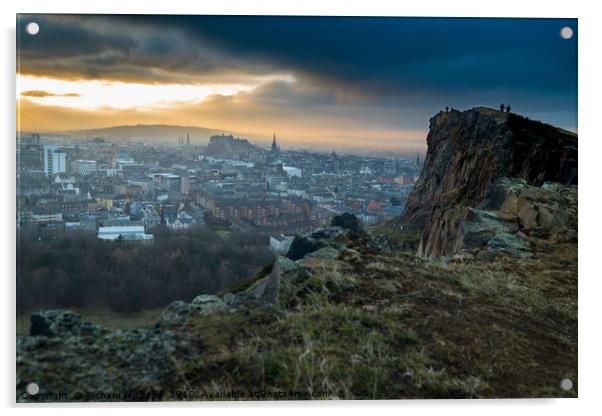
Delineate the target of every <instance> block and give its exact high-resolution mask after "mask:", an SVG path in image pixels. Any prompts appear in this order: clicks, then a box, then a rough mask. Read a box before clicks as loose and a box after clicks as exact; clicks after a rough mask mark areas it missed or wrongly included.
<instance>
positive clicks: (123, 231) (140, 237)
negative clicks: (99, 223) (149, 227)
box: [98, 225, 153, 241]
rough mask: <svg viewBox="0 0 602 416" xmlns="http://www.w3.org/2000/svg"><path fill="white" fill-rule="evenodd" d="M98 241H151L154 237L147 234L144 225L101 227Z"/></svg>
mask: <svg viewBox="0 0 602 416" xmlns="http://www.w3.org/2000/svg"><path fill="white" fill-rule="evenodd" d="M98 239H100V240H105V241H117V240H124V241H149V240H152V239H153V235H152V234H146V232H145V231H144V226H142V225H127V226H117V227H99V228H98Z"/></svg>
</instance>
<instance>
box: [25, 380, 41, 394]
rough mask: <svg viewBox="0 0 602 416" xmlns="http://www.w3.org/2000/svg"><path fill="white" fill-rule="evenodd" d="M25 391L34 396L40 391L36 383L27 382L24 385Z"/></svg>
mask: <svg viewBox="0 0 602 416" xmlns="http://www.w3.org/2000/svg"><path fill="white" fill-rule="evenodd" d="M25 391H26V392H27V394H29V395H30V396H35V395H36V394H38V393H39V392H40V386H38V383H29V384H28V385H27V386H25Z"/></svg>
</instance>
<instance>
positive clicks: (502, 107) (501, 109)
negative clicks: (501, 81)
mask: <svg viewBox="0 0 602 416" xmlns="http://www.w3.org/2000/svg"><path fill="white" fill-rule="evenodd" d="M505 109H506V106H505V105H504V104H502V105H500V111H501V112H502V113H503V112H504V110H505Z"/></svg>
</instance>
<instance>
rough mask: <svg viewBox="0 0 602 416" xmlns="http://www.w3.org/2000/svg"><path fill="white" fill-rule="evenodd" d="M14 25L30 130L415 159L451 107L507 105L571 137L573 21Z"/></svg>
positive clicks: (212, 20) (21, 120) (115, 19)
mask: <svg viewBox="0 0 602 416" xmlns="http://www.w3.org/2000/svg"><path fill="white" fill-rule="evenodd" d="M19 17H20V18H19V21H18V25H17V32H18V61H17V65H18V68H17V70H18V80H17V100H18V103H17V104H18V121H17V126H18V129H19V130H20V131H40V132H57V131H61V132H64V131H70V130H79V129H94V128H103V127H110V126H119V125H137V124H143V125H147V124H168V125H184V126H199V127H207V128H212V129H223V130H225V131H234V132H237V133H240V134H248V135H253V136H256V137H265V138H269V137H271V134H272V132H273V131H277V132H279V137H280V138H281V141H282V144H283V145H285V146H287V145H288V146H300V145H301V146H302V145H305V146H308V147H312V146H316V147H325V146H326V147H328V146H332V147H333V148H336V147H337V146H341V145H346V146H351V147H357V148H373V149H389V148H395V149H397V150H400V151H403V150H406V151H409V152H412V151H414V150H422V149H424V146H425V143H424V142H425V140H424V139H425V136H426V131H427V129H428V119H429V117H431V116H432V115H434V114H435V113H436V112H438V111H440V110H441V109H442V108H444V107H446V106H450V107H454V108H469V107H474V106H480V105H487V106H491V107H497V106H498V105H499V104H500V103H502V102H505V103H510V104H512V107H513V109H514V110H515V111H516V112H519V113H521V114H524V115H526V116H528V117H530V118H533V119H539V120H541V121H544V122H547V123H551V124H554V125H558V126H560V127H563V128H565V129H568V130H572V131H576V130H577V122H576V119H577V104H576V98H577V92H576V91H577V89H576V88H577V73H576V67H575V65H574V61H575V59H576V54H577V21H576V19H439V18H337V17H284V16H279V17H276V16H273V17H270V16H113V15H104V16H103V15H100V16H82V15H35V16H28V15H20V16H19ZM32 21H35V22H36V23H38V24H39V27H40V31H39V33H38V34H37V35H35V36H31V35H28V34H27V32H26V29H25V27H26V25H27V24H28V23H30V22H32ZM567 26H568V27H570V28H571V29H572V30H573V34H574V35H573V37H572V38H571V39H564V38H563V37H561V36H560V30H561V28H563V27H567ZM477 34H478V36H476V35H477ZM116 98H118V99H116Z"/></svg>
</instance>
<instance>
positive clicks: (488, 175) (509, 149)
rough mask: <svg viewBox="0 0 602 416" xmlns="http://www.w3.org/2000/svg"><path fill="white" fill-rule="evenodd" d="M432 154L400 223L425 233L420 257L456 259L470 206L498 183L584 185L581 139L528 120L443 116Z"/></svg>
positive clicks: (435, 123) (434, 130) (432, 136)
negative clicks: (580, 181) (579, 180)
mask: <svg viewBox="0 0 602 416" xmlns="http://www.w3.org/2000/svg"><path fill="white" fill-rule="evenodd" d="M427 144H428V152H427V156H426V160H425V163H424V167H423V170H422V173H421V175H420V178H419V179H418V181H417V183H416V188H415V189H414V191H413V192H412V194H411V195H410V196H409V198H408V202H407V206H406V210H405V212H404V215H403V216H402V218H401V220H400V221H399V224H398V225H400V226H401V228H403V229H405V230H408V229H409V230H412V229H421V230H423V232H422V237H421V239H420V241H419V244H418V250H417V253H418V254H419V255H425V256H441V255H452V254H455V253H456V252H457V251H458V250H459V247H461V244H460V243H459V242H458V241H457V240H455V238H457V236H458V229H459V227H460V224H461V222H463V221H465V220H466V215H467V213H468V209H469V208H474V207H476V206H477V205H478V204H479V203H481V201H482V200H483V199H484V198H485V195H486V192H487V190H488V189H489V188H490V186H491V185H492V184H493V183H494V182H495V181H496V180H498V179H500V178H503V177H507V178H517V179H522V180H524V181H525V182H526V184H528V185H530V186H536V187H539V186H542V185H543V184H544V183H545V182H558V183H561V184H565V185H576V184H577V136H576V135H575V134H573V133H571V132H568V131H565V130H562V129H558V128H556V127H553V126H549V125H546V124H543V123H540V122H537V121H532V120H528V119H526V118H524V117H521V116H518V115H515V114H512V113H502V112H500V111H496V110H493V109H489V108H483V107H478V108H474V109H471V110H468V111H463V112H460V111H455V110H452V111H449V112H440V113H439V114H437V115H436V116H434V117H433V118H432V119H431V120H430V131H429V134H428V136H427Z"/></svg>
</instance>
